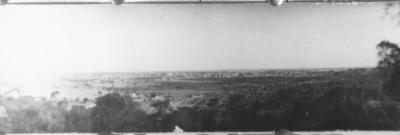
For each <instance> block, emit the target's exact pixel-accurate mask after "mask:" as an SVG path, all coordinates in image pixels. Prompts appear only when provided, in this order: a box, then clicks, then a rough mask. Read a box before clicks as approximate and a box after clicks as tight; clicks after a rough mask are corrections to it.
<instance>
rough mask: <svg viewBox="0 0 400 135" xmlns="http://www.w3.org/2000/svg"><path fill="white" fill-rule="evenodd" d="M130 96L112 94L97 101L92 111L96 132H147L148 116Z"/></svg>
mask: <svg viewBox="0 0 400 135" xmlns="http://www.w3.org/2000/svg"><path fill="white" fill-rule="evenodd" d="M139 107H140V105H139V104H138V103H136V102H133V101H132V98H131V97H130V96H128V95H120V94H119V93H110V94H107V95H104V96H102V97H99V98H97V99H96V106H95V107H94V108H93V110H92V114H91V117H92V121H93V130H94V132H111V131H116V132H141V131H145V130H146V128H145V121H146V114H145V112H144V111H142V110H141V109H140V108H139Z"/></svg>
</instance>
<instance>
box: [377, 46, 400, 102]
mask: <svg viewBox="0 0 400 135" xmlns="http://www.w3.org/2000/svg"><path fill="white" fill-rule="evenodd" d="M377 49H378V56H379V62H378V67H377V68H378V70H379V71H380V73H381V77H382V80H383V83H384V84H383V92H384V93H385V94H386V95H388V96H389V97H392V98H394V99H396V100H400V48H399V47H398V46H397V44H394V43H391V42H389V41H382V42H380V43H379V44H378V45H377Z"/></svg>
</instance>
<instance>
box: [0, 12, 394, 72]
mask: <svg viewBox="0 0 400 135" xmlns="http://www.w3.org/2000/svg"><path fill="white" fill-rule="evenodd" d="M395 23H396V22H395V21H394V20H390V19H386V18H385V15H384V11H383V5H382V4H359V5H358V6H351V5H336V6H331V5H329V4H328V5H319V6H317V5H315V4H287V5H284V6H282V7H278V8H276V7H271V6H269V5H268V4H230V5H229V4H225V5H224V4H215V5H190V4H186V5H173V4H171V5H122V6H113V5H86V6H81V5H69V6H57V5H50V6H37V5H34V6H32V5H31V6H27V5H25V6H12V5H6V6H3V7H0V26H1V29H0V38H1V43H0V71H2V72H99V71H107V72H110V71H113V72H124V71H154V70H214V69H254V68H256V69H258V68H322V67H364V66H375V64H376V62H377V57H376V49H375V46H376V44H377V43H379V42H380V41H381V40H385V39H386V40H390V41H393V42H400V40H399V39H400V26H396V25H395Z"/></svg>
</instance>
